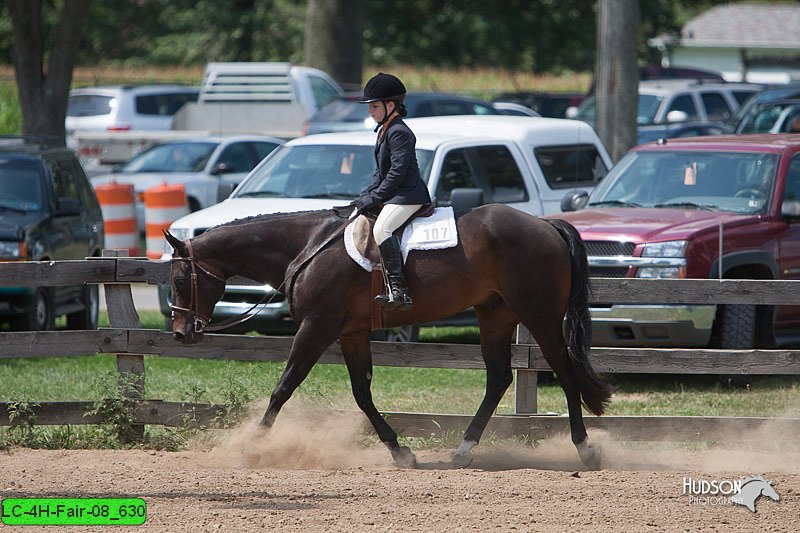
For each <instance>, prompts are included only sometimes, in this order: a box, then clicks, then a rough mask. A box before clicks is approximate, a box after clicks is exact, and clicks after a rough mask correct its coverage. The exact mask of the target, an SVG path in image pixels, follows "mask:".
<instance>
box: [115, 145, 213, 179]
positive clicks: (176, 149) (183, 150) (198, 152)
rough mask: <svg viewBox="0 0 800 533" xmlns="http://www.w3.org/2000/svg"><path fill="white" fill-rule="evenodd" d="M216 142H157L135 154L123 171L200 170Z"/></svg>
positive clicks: (206, 161)
mask: <svg viewBox="0 0 800 533" xmlns="http://www.w3.org/2000/svg"><path fill="white" fill-rule="evenodd" d="M217 146H218V143H216V142H173V143H166V144H156V145H155V146H152V147H150V148H148V149H147V150H145V151H144V152H140V153H139V154H137V155H135V156H134V157H133V158H132V159H131V160H130V161H128V162H127V163H125V165H124V166H123V167H122V168H121V171H122V172H200V171H201V170H203V169H204V168H205V166H206V163H208V158H209V157H211V154H212V152H214V150H215V149H216V147H217Z"/></svg>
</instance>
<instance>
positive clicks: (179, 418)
mask: <svg viewBox="0 0 800 533" xmlns="http://www.w3.org/2000/svg"><path fill="white" fill-rule="evenodd" d="M116 254H117V252H113V251H107V252H106V254H104V255H106V256H104V257H102V258H96V259H87V260H83V261H56V262H19V263H0V286H29V287H30V286H59V285H76V284H81V283H103V284H105V286H106V290H105V293H106V299H107V308H108V312H109V321H110V324H111V327H110V328H104V329H99V330H97V331H48V332H8V333H0V359H3V358H21V357H64V356H81V355H95V354H99V353H115V354H117V362H118V364H117V366H118V371H119V373H120V375H121V379H122V377H124V376H126V375H128V377H130V375H133V377H134V378H136V379H137V380H138V389H136V390H134V391H133V392H132V394H133V396H134V397H135V399H136V400H137V402H138V403H137V405H138V407H137V409H136V412H135V414H134V419H135V421H136V423H137V424H138V425H139V430H140V431H143V427H144V424H164V425H180V424H185V423H186V421H187V420H191V421H193V422H196V423H201V424H204V425H206V424H209V423H212V422H213V420H215V418H216V417H218V415H219V413H220V410H219V406H212V405H206V404H203V405H200V404H188V403H178V402H162V401H159V400H145V399H144V398H145V395H144V363H143V356H145V355H151V356H163V357H185V358H198V359H199V358H202V359H227V360H243V361H283V360H285V359H286V356H287V354H288V352H289V348H290V346H291V343H292V339H291V338H288V337H269V336H262V337H249V336H241V335H213V334H207V335H205V338H204V341H203V342H202V343H200V344H196V345H188V346H187V345H183V344H180V343H178V342H176V341H174V340H173V339H172V336H171V334H169V333H167V332H161V331H157V330H145V329H140V327H139V322H138V315H137V314H136V310H135V307H134V306H133V299H132V297H131V291H130V283H149V284H164V283H168V281H169V264H168V263H164V262H158V261H147V260H143V259H136V258H127V257H118V256H116ZM237 281H238V282H244V281H246V280H237ZM592 285H593V293H592V301H595V302H616V303H636V302H652V301H658V302H663V303H690V304H719V303H728V304H742V303H755V304H762V305H779V304H792V305H800V281H761V280H646V279H607V278H594V279H593V280H592ZM372 350H373V354H374V361H375V364H376V365H384V366H397V367H418V368H461V369H483V368H484V365H483V360H482V358H481V354H480V347H479V346H475V345H464V344H456V345H452V344H431V343H386V342H373V343H372ZM590 357H591V360H592V363H593V365H594V367H595V369H596V370H597V371H598V372H608V373H648V374H650V373H664V374H715V375H716V374H783V375H800V351H795V350H710V349H665V348H662V349H641V348H593V349H592V353H591V356H590ZM320 362H321V363H329V364H339V363H342V362H343V359H342V356H341V350H340V347H339V345H338V343H335V344H334V345H332V346H331V347H330V348H329V349H328V350H327V351H326V352H325V353H324V355H323V357H322V358H321V359H320ZM512 367H513V368H514V369H516V370H518V371H519V373H518V377H517V388H516V394H517V406H518V409H517V412H518V413H528V414H529V415H530V413H532V412H535V399H536V372H535V371H544V370H549V367H548V366H547V363H546V362H545V361H544V359H543V357H542V355H541V352H540V351H539V349H538V346H536V345H535V344H515V345H514V346H513V347H512ZM129 394H131V393H130V391H129ZM13 404H14V402H8V403H5V404H4V403H0V426H3V425H14V424H19V423H23V422H25V421H23V420H19V419H15V420H11V419H10V418H9V416H8V413H9V410H8V409H9V407H10V406H12V405H13ZM91 405H92V402H86V401H84V402H35V403H33V404H32V406H31V413H32V416H34V417H35V422H36V423H37V424H77V423H100V422H102V420H101V419H100V417H98V416H90V417H87V416H85V413H86V412H87V411H88V410H89V409H90V408H91ZM387 416H388V417H390V418H391V420H392V423H393V424H394V425H395V426H396V428H397V429H398V430H400V431H401V432H402V433H404V434H406V435H426V436H427V435H430V434H431V433H438V432H441V431H444V430H449V429H453V430H459V431H460V430H463V428H464V427H465V426H466V423H467V422H466V420H467V418H468V417H465V416H460V415H444V414H408V413H405V414H404V413H390V414H387ZM27 422H28V423H29V422H30V420H28V421H27ZM767 422H769V423H770V424H777V425H778V426H779V427H780V428H782V429H783V430H786V431H793V432H795V434H797V431H798V430H800V420H797V419H758V418H755V419H754V418H728V417H722V418H714V417H711V418H708V417H604V418H600V419H596V418H593V417H592V418H588V419H587V426H588V427H590V428H601V429H605V430H607V431H609V432H610V434H611V435H612V437H617V438H621V439H626V440H639V439H644V440H646V439H648V438H650V437H648V436H654V435H655V436H661V437H667V438H673V439H674V440H710V441H714V440H716V439H718V438H719V435H720V434H722V430H721V429H720V428H726V427H727V426H729V425H730V424H739V426H741V428H743V429H753V428H755V427H758V426H760V425H762V424H765V423H767ZM489 429H490V430H491V431H496V432H498V433H501V434H503V433H509V432H510V433H531V432H533V434H535V435H537V436H540V437H547V436H552V435H554V434H559V433H566V432H567V431H568V426H567V420H566V418H565V417H563V416H546V415H535V416H520V415H513V416H508V415H507V416H497V417H495V418H494V419H493V421H492V423H491V424H490V426H489ZM653 438H655V437H653Z"/></svg>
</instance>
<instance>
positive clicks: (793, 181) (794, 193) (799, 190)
mask: <svg viewBox="0 0 800 533" xmlns="http://www.w3.org/2000/svg"><path fill="white" fill-rule="evenodd" d="M783 199H784V200H792V201H795V202H800V154H795V155H794V157H793V158H792V161H791V163H789V171H788V172H787V173H786V188H785V190H784V192H783Z"/></svg>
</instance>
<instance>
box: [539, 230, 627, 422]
mask: <svg viewBox="0 0 800 533" xmlns="http://www.w3.org/2000/svg"><path fill="white" fill-rule="evenodd" d="M548 222H550V224H551V225H552V226H553V227H554V228H555V229H556V231H558V233H559V234H560V235H561V238H562V239H564V242H566V243H567V248H569V256H570V261H571V264H572V288H571V290H570V295H569V303H568V305H567V313H566V317H565V321H564V329H565V335H566V341H567V351H568V352H569V361H570V362H571V365H570V367H571V369H572V373H573V375H574V378H575V380H576V382H577V385H578V390H580V393H581V400H582V401H583V405H585V406H586V408H587V409H588V410H589V411H591V412H592V413H594V414H595V415H597V416H600V415H602V414H603V412H604V411H605V408H606V406H607V405H608V403H609V402H610V401H611V394H612V393H613V392H614V389H613V388H612V387H611V386H610V385H609V384H608V383H606V382H604V381H603V380H601V379H600V378H599V377H598V376H597V373H595V371H594V368H592V364H591V363H590V362H589V350H590V349H591V345H592V317H591V315H590V314H589V294H590V293H591V286H590V284H589V261H588V259H587V257H586V246H585V245H584V243H583V239H581V236H580V233H578V230H576V229H575V227H574V226H573V225H572V224H570V223H569V222H567V221H565V220H560V219H551V220H548Z"/></svg>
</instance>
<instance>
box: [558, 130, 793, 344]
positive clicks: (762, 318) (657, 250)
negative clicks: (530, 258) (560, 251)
mask: <svg viewBox="0 0 800 533" xmlns="http://www.w3.org/2000/svg"><path fill="white" fill-rule="evenodd" d="M562 210H563V211H570V212H565V213H561V214H559V215H554V216H553V217H554V218H556V217H557V218H563V219H566V220H568V221H569V222H570V223H572V224H574V225H575V226H576V227H577V228H578V230H579V231H580V233H581V236H582V237H583V240H584V241H585V242H586V246H587V248H588V254H589V266H590V269H591V275H592V276H595V277H638V278H701V279H707V278H718V277H720V273H721V276H722V277H723V278H738V279H800V135H796V134H795V135H792V134H782V135H769V134H762V135H735V136H734V135H730V136H711V137H697V138H687V139H670V140H661V141H658V142H655V143H650V144H646V145H642V146H638V147H636V148H634V149H632V150H631V151H630V152H629V153H628V154H626V156H625V157H624V158H623V159H622V160H620V162H619V163H617V164H616V166H614V168H613V169H612V170H611V172H610V173H609V174H608V176H606V177H605V178H604V179H603V181H602V182H601V183H600V184H599V185H598V186H597V188H595V189H594V191H592V193H591V195H590V196H587V195H586V194H585V193H584V194H576V195H574V196H572V197H568V198H565V200H564V202H563V203H562ZM720 232H722V239H721V240H722V251H721V253H720V245H719V243H720ZM720 262H721V265H720ZM592 321H593V333H594V344H595V345H597V346H674V347H680V346H718V347H724V348H751V347H770V346H774V345H776V344H789V343H794V342H797V341H798V340H800V307H799V306H756V305H664V304H659V303H658V302H642V303H640V304H624V305H621V304H620V305H618V304H614V303H608V304H599V303H595V304H592Z"/></svg>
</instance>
